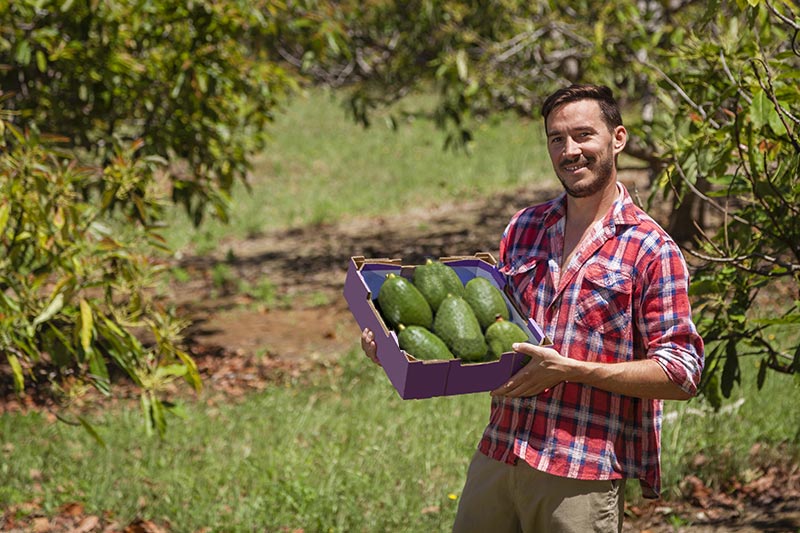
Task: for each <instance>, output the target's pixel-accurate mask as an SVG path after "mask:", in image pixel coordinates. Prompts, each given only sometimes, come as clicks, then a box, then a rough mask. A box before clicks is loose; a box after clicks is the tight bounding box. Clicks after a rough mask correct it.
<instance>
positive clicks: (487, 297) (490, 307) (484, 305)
mask: <svg viewBox="0 0 800 533" xmlns="http://www.w3.org/2000/svg"><path fill="white" fill-rule="evenodd" d="M464 299H465V300H466V301H467V303H468V304H469V306H470V307H471V308H472V311H473V312H474V313H475V316H476V317H477V319H478V323H479V324H480V325H481V330H483V331H485V330H486V328H488V327H489V326H490V325H492V323H493V322H494V321H495V318H497V316H498V315H499V316H501V317H503V319H504V320H508V318H509V314H508V306H507V305H506V300H505V298H504V297H503V293H502V292H500V289H498V288H497V287H495V286H494V285H492V282H491V281H489V280H488V279H486V278H481V277H477V278H472V279H471V280H469V281H468V282H467V284H466V286H465V287H464Z"/></svg>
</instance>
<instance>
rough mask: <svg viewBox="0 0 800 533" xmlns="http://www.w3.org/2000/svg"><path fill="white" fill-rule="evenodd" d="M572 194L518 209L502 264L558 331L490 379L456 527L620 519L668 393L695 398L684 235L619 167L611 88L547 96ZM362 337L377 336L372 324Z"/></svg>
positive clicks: (645, 467) (655, 460)
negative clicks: (621, 177)
mask: <svg viewBox="0 0 800 533" xmlns="http://www.w3.org/2000/svg"><path fill="white" fill-rule="evenodd" d="M542 116H543V118H544V125H545V132H546V135H547V147H548V152H549V154H550V159H551V161H552V164H553V170H554V171H555V173H556V175H557V176H558V179H559V180H560V181H561V183H562V185H563V188H564V193H562V194H561V195H560V196H558V197H557V198H555V199H553V200H551V201H549V202H547V203H544V204H540V205H535V206H531V207H527V208H525V209H523V210H521V211H519V212H518V213H516V214H515V215H514V217H512V219H511V221H510V222H509V224H508V226H507V227H506V229H505V231H504V233H503V236H502V239H501V241H500V258H499V263H498V269H499V270H500V272H501V273H503V274H504V275H505V276H506V278H507V281H508V283H509V286H510V288H511V293H512V296H513V297H514V299H515V300H516V303H517V304H518V306H519V308H520V309H521V310H522V311H523V313H525V314H527V315H528V316H530V317H532V318H533V319H534V320H535V321H536V322H537V323H538V324H540V325H541V326H542V328H543V329H544V332H545V333H546V334H547V336H548V337H549V338H550V339H553V344H552V346H548V347H541V346H534V345H531V344H526V343H522V344H517V345H515V346H514V349H515V350H516V351H518V352H521V353H524V354H527V355H528V356H530V357H531V361H530V362H529V363H528V364H527V365H526V366H525V367H524V368H522V370H520V371H519V372H518V373H517V374H515V375H514V376H512V377H511V379H510V380H509V381H508V382H507V383H505V384H504V385H502V386H501V387H499V388H498V389H496V390H494V391H492V393H491V394H492V406H491V413H490V418H489V424H488V426H487V427H486V429H485V431H484V434H483V437H482V439H481V441H480V443H479V445H478V450H477V451H476V453H475V455H474V456H473V459H472V462H471V463H470V467H469V471H468V473H467V480H466V483H465V486H464V491H463V493H462V495H461V498H460V501H459V507H458V513H457V516H456V521H455V525H454V531H456V532H459V533H461V532H471V531H474V532H486V531H491V532H493V533H494V532H506V531H507V532H518V531H525V532H542V533H558V532H575V533H586V532H591V531H596V532H603V533H605V532H610V531H621V530H622V519H623V510H624V509H623V506H624V494H625V490H624V487H625V480H627V479H634V480H638V481H639V482H640V484H641V487H642V493H643V494H644V496H646V497H656V496H657V495H658V494H659V491H660V482H661V467H660V452H661V448H660V445H661V419H662V404H663V400H664V399H677V400H685V399H688V398H690V397H692V396H693V395H694V394H695V392H696V390H697V385H698V383H699V380H700V374H701V372H702V369H703V341H702V339H701V338H700V337H699V335H698V334H697V330H696V328H695V326H694V323H693V322H692V318H691V310H690V306H689V298H688V294H687V291H688V283H689V282H688V273H687V268H686V263H685V262H684V259H683V256H682V255H681V252H680V250H679V249H678V246H677V245H676V244H675V242H674V241H673V240H672V239H671V238H670V237H669V235H667V233H666V232H665V231H664V230H663V229H662V228H661V227H660V226H659V225H658V224H657V223H656V222H655V221H654V220H653V219H652V218H650V217H649V216H648V215H647V214H646V213H645V212H644V211H642V210H641V209H640V208H639V207H637V206H636V205H635V204H634V203H633V201H632V200H631V197H630V195H629V194H628V191H627V190H626V189H625V187H624V186H623V185H622V184H620V183H618V182H617V164H616V160H617V156H618V154H619V153H620V152H622V150H623V149H624V148H625V143H626V141H627V135H628V134H627V131H626V130H625V127H624V126H623V124H622V118H621V115H620V111H619V108H618V106H617V103H616V101H615V100H614V98H613V95H612V93H611V90H610V89H608V88H607V87H602V86H595V85H573V86H570V87H567V88H564V89H561V90H559V91H557V92H555V93H554V94H552V95H551V96H550V97H548V98H547V100H545V102H544V104H543V106H542ZM361 343H362V348H363V349H364V351H365V353H366V355H367V356H368V357H370V358H371V359H372V360H374V361H377V358H376V357H375V354H376V352H375V343H374V341H373V336H372V332H370V331H368V330H365V331H364V332H363V333H362V337H361Z"/></svg>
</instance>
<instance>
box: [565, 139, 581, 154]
mask: <svg viewBox="0 0 800 533" xmlns="http://www.w3.org/2000/svg"><path fill="white" fill-rule="evenodd" d="M580 153H581V149H580V145H579V144H578V143H576V142H575V141H574V140H573V139H572V137H567V138H566V140H565V141H564V155H565V156H567V157H572V156H576V155H579V154H580Z"/></svg>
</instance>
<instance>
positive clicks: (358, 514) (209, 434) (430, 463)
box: [0, 348, 800, 532]
mask: <svg viewBox="0 0 800 533" xmlns="http://www.w3.org/2000/svg"><path fill="white" fill-rule="evenodd" d="M306 378H307V379H310V380H311V382H310V383H303V384H300V383H296V384H289V385H283V386H275V387H272V388H269V389H267V390H266V391H265V392H263V393H258V394H252V395H250V396H248V397H247V398H246V399H245V400H244V401H242V402H240V403H231V404H214V405H212V406H210V407H209V406H208V405H207V403H206V402H205V401H204V398H200V399H199V400H197V401H195V400H190V401H188V402H186V405H185V410H186V412H187V417H186V419H176V418H173V419H171V424H170V428H169V431H168V433H167V436H166V438H165V439H164V440H163V441H159V440H158V439H155V438H153V439H148V438H145V437H144V436H143V432H142V431H141V423H142V421H141V417H140V413H139V411H138V410H136V409H135V408H134V409H114V410H111V411H107V412H105V413H104V414H102V415H98V416H99V417H100V418H99V419H96V420H97V422H98V430H99V432H100V433H101V435H102V437H103V438H104V439H105V440H106V441H107V447H106V448H99V447H98V446H97V445H96V444H95V442H94V441H93V440H92V439H91V437H90V436H89V435H88V434H87V433H86V432H85V431H84V430H82V429H81V428H78V427H71V426H67V425H65V424H62V423H52V422H47V421H46V419H45V417H44V416H42V415H40V414H28V415H20V414H4V415H2V416H0V435H2V442H1V443H0V454H2V455H0V508H7V507H8V506H9V505H12V504H19V503H22V502H28V501H39V502H41V506H42V509H43V510H44V511H45V512H46V513H53V512H55V510H56V509H58V507H59V506H61V505H63V504H65V503H69V502H76V501H77V502H81V503H83V505H84V506H85V508H86V511H87V512H88V513H98V514H100V513H103V512H104V511H106V512H110V513H111V515H112V516H113V517H114V518H115V519H116V520H117V521H119V522H120V523H123V524H125V523H129V522H130V521H131V520H133V519H135V518H145V519H151V520H155V521H168V522H169V523H170V524H171V525H172V528H173V530H174V531H196V530H198V529H200V528H202V527H208V528H210V529H211V530H213V531H253V530H258V531H282V530H289V531H291V530H294V529H303V530H305V531H333V532H352V531H370V532H372V531H409V532H411V531H426V532H434V531H449V530H450V527H451V523H452V519H453V517H454V513H455V509H456V506H457V501H458V500H457V498H458V495H459V493H460V490H461V487H462V484H463V481H464V475H465V472H466V467H467V464H468V461H469V458H470V456H471V455H472V452H473V451H474V449H475V445H476V443H477V441H478V439H479V438H480V434H481V432H482V430H483V427H484V425H485V423H486V421H487V419H488V407H489V397H488V395H484V394H473V395H466V396H457V397H446V398H431V399H426V400H407V401H404V400H401V399H400V398H399V397H398V395H397V393H396V392H395V391H394V389H393V388H392V387H391V385H390V384H389V382H388V380H387V378H386V377H385V375H384V374H383V372H382V371H381V370H380V369H379V368H378V367H376V366H374V365H372V364H366V363H365V362H364V359H363V355H361V354H360V352H359V351H358V350H357V349H355V348H354V349H353V350H352V351H350V352H348V353H347V354H345V355H343V356H342V358H341V360H340V361H339V362H338V363H337V364H331V365H330V366H328V367H326V368H325V369H323V370H321V371H318V372H316V373H314V374H311V375H309V376H306ZM781 378H784V379H781ZM745 386H746V388H747V389H748V390H746V391H745V393H746V395H747V396H746V397H747V400H746V401H745V402H744V403H743V404H742V405H741V406H740V407H739V409H738V410H736V411H735V412H733V413H720V414H714V413H711V412H709V413H707V414H705V415H704V416H700V415H697V414H693V413H691V412H689V411H690V410H692V409H698V408H699V407H700V406H701V405H700V403H699V402H696V401H693V402H690V403H675V402H671V403H669V404H668V409H667V412H668V413H670V412H676V413H678V415H677V419H675V420H670V421H667V422H666V423H665V429H664V454H663V464H664V474H665V476H664V477H665V483H664V493H665V496H666V497H671V496H675V495H676V494H677V492H678V482H679V481H680V479H682V478H683V477H684V476H686V475H689V474H693V475H698V476H700V477H701V478H703V479H705V480H706V481H707V482H708V483H709V484H711V485H714V484H718V483H721V482H722V481H725V480H727V479H728V478H729V476H731V475H738V476H740V477H744V476H748V475H757V474H758V472H757V471H754V470H753V469H752V467H751V464H752V463H751V461H750V451H751V449H752V448H753V446H754V445H756V444H758V443H761V444H763V445H764V449H765V450H772V452H770V453H775V452H776V451H778V450H780V449H781V448H780V447H779V445H781V444H788V446H785V449H787V450H790V451H793V453H794V454H795V456H794V457H793V460H795V461H796V460H797V459H798V457H797V453H798V452H797V450H798V446H797V444H798V441H797V431H798V427H800V413H799V412H798V410H797V409H796V406H797V405H798V404H799V403H798V402H800V389H798V387H796V386H793V385H792V383H791V378H789V377H786V376H777V375H775V376H771V377H770V379H768V381H767V385H766V387H765V389H764V390H763V391H762V392H761V393H759V394H750V392H751V391H750V390H749V388H750V387H751V386H752V383H750V380H749V378H748V380H746V382H745ZM699 454H703V455H704V456H705V458H706V462H705V463H704V466H700V467H698V466H697V465H696V461H695V459H696V458H697V457H698V455H699ZM784 459H787V458H786V457H784ZM788 459H792V457H789V458H788ZM632 485H634V486H635V485H636V484H635V483H631V484H629V486H632ZM629 497H630V498H636V497H637V496H636V494H635V492H634V493H633V494H631V495H629ZM283 528H287V529H283Z"/></svg>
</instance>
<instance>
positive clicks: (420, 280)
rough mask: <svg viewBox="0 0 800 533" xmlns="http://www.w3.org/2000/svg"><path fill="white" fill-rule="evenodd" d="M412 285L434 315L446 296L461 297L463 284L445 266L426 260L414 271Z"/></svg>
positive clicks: (453, 272)
mask: <svg viewBox="0 0 800 533" xmlns="http://www.w3.org/2000/svg"><path fill="white" fill-rule="evenodd" d="M414 285H415V286H416V287H417V288H418V289H419V292H421V293H422V295H423V296H424V297H425V299H426V300H427V301H428V304H429V305H430V306H431V309H432V310H433V312H434V313H435V312H436V311H437V310H438V309H439V305H441V303H442V300H444V298H445V296H447V295H448V294H454V295H456V296H463V294H464V284H463V283H461V279H460V278H459V277H458V274H456V271H455V270H453V269H452V268H451V267H449V266H447V265H446V264H444V263H442V262H439V261H434V260H432V259H428V260H427V261H426V262H425V264H424V265H420V266H418V267H416V268H415V269H414Z"/></svg>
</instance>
